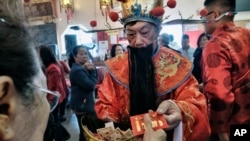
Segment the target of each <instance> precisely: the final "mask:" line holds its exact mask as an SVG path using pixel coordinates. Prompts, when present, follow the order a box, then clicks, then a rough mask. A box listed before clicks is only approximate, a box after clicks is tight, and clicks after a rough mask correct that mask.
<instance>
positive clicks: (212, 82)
mask: <svg viewBox="0 0 250 141" xmlns="http://www.w3.org/2000/svg"><path fill="white" fill-rule="evenodd" d="M202 61H203V76H204V78H203V80H204V82H203V83H204V94H206V95H207V97H208V101H209V115H211V116H210V121H211V123H210V124H211V129H212V132H214V133H225V132H228V133H229V132H230V131H229V129H230V125H231V124H250V102H249V96H250V31H249V30H247V29H243V28H239V27H236V26H235V25H234V23H233V22H229V23H227V24H224V25H221V26H220V27H219V28H217V29H216V30H215V31H214V33H213V35H212V39H210V41H209V42H208V43H207V45H206V47H205V48H204V51H203V56H202Z"/></svg>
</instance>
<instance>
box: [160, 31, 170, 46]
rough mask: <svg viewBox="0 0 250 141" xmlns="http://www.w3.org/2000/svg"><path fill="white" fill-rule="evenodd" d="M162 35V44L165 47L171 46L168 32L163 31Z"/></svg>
mask: <svg viewBox="0 0 250 141" xmlns="http://www.w3.org/2000/svg"><path fill="white" fill-rule="evenodd" d="M160 37H161V44H162V45H163V46H165V47H169V46H168V44H169V36H168V34H167V33H162V34H161V35H160Z"/></svg>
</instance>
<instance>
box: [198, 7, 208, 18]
mask: <svg viewBox="0 0 250 141" xmlns="http://www.w3.org/2000/svg"><path fill="white" fill-rule="evenodd" d="M207 13H208V11H207V10H206V9H202V10H201V11H200V16H201V17H204V16H206V15H207Z"/></svg>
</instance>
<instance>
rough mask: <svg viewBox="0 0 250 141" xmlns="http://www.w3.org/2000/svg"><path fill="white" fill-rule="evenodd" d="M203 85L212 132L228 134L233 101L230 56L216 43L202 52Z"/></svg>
mask: <svg viewBox="0 0 250 141" xmlns="http://www.w3.org/2000/svg"><path fill="white" fill-rule="evenodd" d="M202 62H203V67H202V69H203V77H204V78H203V85H204V93H205V95H206V96H207V97H208V104H209V110H210V111H209V112H210V113H209V114H210V121H211V123H210V124H211V128H212V131H213V132H215V133H224V132H228V130H229V125H228V118H229V117H230V114H231V112H232V106H231V105H232V103H233V101H234V99H235V97H234V94H233V93H232V91H231V90H232V85H231V72H230V70H231V68H232V66H231V63H230V54H229V51H228V50H226V47H222V46H221V44H220V43H219V42H218V41H211V42H209V43H208V44H207V46H206V47H205V49H204V51H203V56H202Z"/></svg>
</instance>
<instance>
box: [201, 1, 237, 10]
mask: <svg viewBox="0 0 250 141" xmlns="http://www.w3.org/2000/svg"><path fill="white" fill-rule="evenodd" d="M214 4H218V5H219V6H220V7H221V8H223V9H225V10H226V11H231V12H234V11H235V7H236V2H235V0H205V2H204V6H211V5H214ZM226 11H224V12H226Z"/></svg>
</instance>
